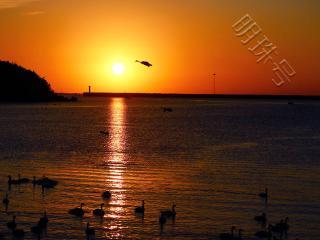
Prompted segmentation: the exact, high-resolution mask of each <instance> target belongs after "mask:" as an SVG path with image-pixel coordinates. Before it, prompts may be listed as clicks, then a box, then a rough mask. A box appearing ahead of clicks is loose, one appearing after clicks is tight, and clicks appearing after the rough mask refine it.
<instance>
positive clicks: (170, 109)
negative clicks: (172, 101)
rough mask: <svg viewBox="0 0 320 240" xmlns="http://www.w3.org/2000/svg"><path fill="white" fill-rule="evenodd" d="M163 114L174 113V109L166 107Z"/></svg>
mask: <svg viewBox="0 0 320 240" xmlns="http://www.w3.org/2000/svg"><path fill="white" fill-rule="evenodd" d="M163 112H173V109H172V108H168V107H164V108H163Z"/></svg>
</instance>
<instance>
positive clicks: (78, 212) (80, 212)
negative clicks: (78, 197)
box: [69, 203, 84, 217]
mask: <svg viewBox="0 0 320 240" xmlns="http://www.w3.org/2000/svg"><path fill="white" fill-rule="evenodd" d="M83 206H84V204H83V203H81V204H80V207H77V208H72V209H70V210H69V214H71V215H74V216H77V217H82V216H83V215H84V211H83V209H82V207H83Z"/></svg>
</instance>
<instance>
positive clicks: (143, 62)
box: [136, 60, 152, 67]
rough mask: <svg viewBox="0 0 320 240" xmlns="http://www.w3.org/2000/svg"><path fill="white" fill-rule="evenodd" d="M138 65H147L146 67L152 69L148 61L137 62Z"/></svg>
mask: <svg viewBox="0 0 320 240" xmlns="http://www.w3.org/2000/svg"><path fill="white" fill-rule="evenodd" d="M136 62H137V63H141V64H142V65H145V66H146V67H152V64H151V63H149V62H148V61H139V60H136Z"/></svg>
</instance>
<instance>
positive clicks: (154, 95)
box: [83, 92, 320, 100]
mask: <svg viewBox="0 0 320 240" xmlns="http://www.w3.org/2000/svg"><path fill="white" fill-rule="evenodd" d="M83 96H84V97H123V98H131V97H136V98H200V99H201V98H202V99H211V98H226V99H228V98H230V99H231V98H233V99H280V100H320V96H303V95H255V94H252V95H250V94H215V95H213V94H179V93H103V92H93V93H88V92H84V93H83Z"/></svg>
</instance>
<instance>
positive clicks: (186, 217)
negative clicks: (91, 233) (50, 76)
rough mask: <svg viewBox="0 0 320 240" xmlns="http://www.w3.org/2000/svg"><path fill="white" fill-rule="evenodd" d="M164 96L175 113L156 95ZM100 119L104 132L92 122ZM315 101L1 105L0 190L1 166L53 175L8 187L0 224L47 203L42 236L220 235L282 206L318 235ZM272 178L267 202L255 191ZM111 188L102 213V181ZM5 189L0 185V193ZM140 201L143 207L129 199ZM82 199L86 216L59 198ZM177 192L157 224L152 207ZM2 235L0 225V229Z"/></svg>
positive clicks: (30, 217) (298, 225) (35, 213)
mask: <svg viewBox="0 0 320 240" xmlns="http://www.w3.org/2000/svg"><path fill="white" fill-rule="evenodd" d="M164 106H170V107H172V108H173V109H174V112H172V113H164V112H163V111H162V107H164ZM101 130H108V131H109V132H110V136H102V135H101V134H100V133H99V132H100V131H101ZM319 145H320V104H319V103H316V102H300V103H298V104H296V105H288V104H287V103H286V102H281V101H270V102H266V101H237V100H229V101H224V100H220V101H219V100H208V101H207V100H192V99H181V100H178V99H135V98H132V99H121V98H118V99H117V98H115V99H103V98H102V99H81V101H80V102H78V103H61V104H34V105H31V104H30V105H0V190H1V192H0V195H4V194H5V193H6V192H7V191H8V187H7V178H6V177H7V175H9V174H11V175H12V176H14V178H17V174H18V173H21V174H22V176H23V177H28V178H32V176H34V175H35V176H38V177H41V176H42V175H46V176H48V177H50V178H53V179H56V180H58V181H59V185H58V186H57V187H56V188H55V189H52V190H49V191H46V192H45V193H44V194H42V192H41V188H39V187H35V188H33V186H32V184H29V185H22V186H13V187H12V189H11V191H8V193H9V198H10V204H9V208H8V211H7V212H6V211H5V207H4V206H3V207H1V212H0V234H1V235H2V237H3V238H4V239H12V236H11V233H10V232H9V231H8V230H7V228H6V222H7V221H9V220H11V218H12V216H13V215H17V222H18V226H19V228H23V229H24V230H25V231H27V233H26V236H25V239H35V236H33V235H32V234H31V233H30V227H31V226H32V225H34V224H35V223H36V221H37V220H38V219H39V217H40V216H41V213H42V212H43V211H44V210H47V212H48V215H49V219H50V222H49V226H48V229H47V233H45V234H44V236H43V239H52V240H56V239H85V233H84V229H85V224H86V222H88V221H90V223H91V225H92V226H93V227H95V228H96V238H97V239H219V234H220V233H221V232H227V231H229V229H230V227H231V226H233V225H234V226H236V227H237V228H242V229H244V230H245V231H244V234H243V235H244V239H255V238H254V233H255V232H256V231H258V230H261V226H260V225H258V224H256V223H255V222H254V221H253V217H254V216H255V215H259V214H261V213H262V212H263V211H265V212H266V213H267V214H268V217H269V221H270V222H271V223H275V222H278V221H280V220H281V219H282V218H285V217H289V218H290V220H289V223H290V232H289V239H295V238H300V239H315V240H316V239H320V221H319V219H320V218H319V216H320V188H319V186H320V160H319V157H320V147H319ZM266 186H267V187H269V191H270V201H269V204H268V205H267V206H265V204H264V201H263V200H261V199H259V197H258V196H257V194H258V193H259V192H261V191H263V190H264V188H265V187H266ZM104 190H110V191H111V192H112V199H111V200H110V201H107V202H105V204H106V205H105V211H106V213H107V214H106V215H105V217H104V218H103V219H100V218H97V217H93V215H92V210H93V209H94V208H98V207H99V205H100V203H101V202H103V200H102V199H101V193H102V191H104ZM0 197H1V198H2V196H0ZM143 199H144V200H145V201H146V212H145V215H144V217H143V218H142V217H139V216H136V215H135V214H134V207H135V206H137V205H140V204H141V200H143ZM80 202H83V203H84V204H85V210H86V211H87V213H86V214H85V216H84V218H83V219H78V218H75V217H72V216H69V215H68V213H67V212H68V209H70V208H73V207H76V206H78V205H79V204H80ZM172 203H176V204H177V209H176V210H177V217H176V220H175V222H173V221H168V222H167V224H166V225H165V227H164V229H163V232H162V233H161V232H160V227H159V224H158V217H159V211H160V210H162V209H166V208H170V207H171V205H172ZM0 238H1V237H0Z"/></svg>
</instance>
